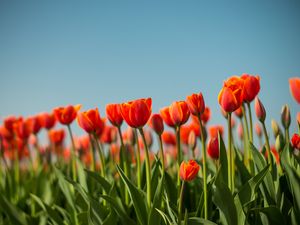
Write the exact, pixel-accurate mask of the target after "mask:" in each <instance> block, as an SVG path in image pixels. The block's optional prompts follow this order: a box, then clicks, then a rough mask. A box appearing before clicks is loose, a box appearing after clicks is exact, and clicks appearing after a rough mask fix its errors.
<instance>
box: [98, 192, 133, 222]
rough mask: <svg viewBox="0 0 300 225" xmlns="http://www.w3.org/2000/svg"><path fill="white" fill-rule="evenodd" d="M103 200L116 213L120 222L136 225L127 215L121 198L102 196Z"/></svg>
mask: <svg viewBox="0 0 300 225" xmlns="http://www.w3.org/2000/svg"><path fill="white" fill-rule="evenodd" d="M101 198H103V199H105V200H106V201H107V202H108V203H109V204H110V205H111V206H112V207H113V208H114V209H115V211H116V213H117V214H118V216H119V217H120V220H121V222H122V223H123V224H129V225H131V224H132V225H134V224H136V223H135V222H134V221H133V220H132V219H131V218H130V217H129V215H127V213H126V210H125V209H124V207H123V205H122V202H121V200H120V199H119V198H112V197H111V196H109V195H101Z"/></svg>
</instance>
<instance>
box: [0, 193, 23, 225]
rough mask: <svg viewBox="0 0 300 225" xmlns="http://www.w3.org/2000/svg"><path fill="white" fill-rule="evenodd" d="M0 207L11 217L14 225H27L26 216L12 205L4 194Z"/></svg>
mask: <svg viewBox="0 0 300 225" xmlns="http://www.w3.org/2000/svg"><path fill="white" fill-rule="evenodd" d="M0 207H1V209H2V211H3V212H4V213H5V214H6V215H7V216H8V217H9V219H10V221H11V222H12V224H15V225H27V224H28V223H27V220H26V214H25V213H24V212H22V211H20V210H19V209H18V208H17V207H16V206H15V205H13V204H11V203H10V202H9V201H8V200H7V199H6V198H5V197H4V196H3V195H2V194H1V195H0Z"/></svg>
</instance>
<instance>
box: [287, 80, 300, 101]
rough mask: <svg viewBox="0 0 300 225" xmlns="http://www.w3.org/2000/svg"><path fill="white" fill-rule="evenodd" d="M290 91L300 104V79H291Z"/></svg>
mask: <svg viewBox="0 0 300 225" xmlns="http://www.w3.org/2000/svg"><path fill="white" fill-rule="evenodd" d="M289 83H290V91H291V94H292V96H293V97H294V99H295V100H296V102H298V104H300V78H299V77H294V78H290V79H289Z"/></svg>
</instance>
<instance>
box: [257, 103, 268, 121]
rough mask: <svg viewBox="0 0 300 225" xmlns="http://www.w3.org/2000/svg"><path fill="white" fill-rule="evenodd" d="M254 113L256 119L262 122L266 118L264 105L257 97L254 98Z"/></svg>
mask: <svg viewBox="0 0 300 225" xmlns="http://www.w3.org/2000/svg"><path fill="white" fill-rule="evenodd" d="M255 113H256V116H257V119H258V120H259V121H260V122H262V123H264V122H265V119H266V110H265V107H264V105H263V104H262V103H261V101H260V100H259V98H258V97H256V98H255Z"/></svg>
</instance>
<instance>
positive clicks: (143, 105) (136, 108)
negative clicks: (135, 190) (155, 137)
mask: <svg viewBox="0 0 300 225" xmlns="http://www.w3.org/2000/svg"><path fill="white" fill-rule="evenodd" d="M121 113H122V116H123V119H124V120H125V121H126V123H127V124H128V125H129V126H131V127H133V128H137V129H138V130H139V132H140V134H141V136H142V138H143V142H144V146H145V153H146V183H147V204H148V206H149V207H150V205H151V168H150V159H149V150H148V145H147V142H146V138H145V134H144V131H143V126H144V125H145V124H146V123H147V122H148V120H149V118H150V116H151V113H152V99H151V98H143V99H137V100H134V101H130V102H126V103H122V104H121ZM137 140H138V139H137ZM137 144H138V143H137ZM138 154H139V151H138ZM137 157H138V158H140V155H138V156H137ZM138 162H139V161H138ZM138 174H140V170H139V171H138Z"/></svg>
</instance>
